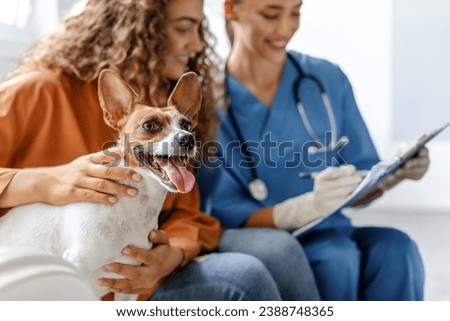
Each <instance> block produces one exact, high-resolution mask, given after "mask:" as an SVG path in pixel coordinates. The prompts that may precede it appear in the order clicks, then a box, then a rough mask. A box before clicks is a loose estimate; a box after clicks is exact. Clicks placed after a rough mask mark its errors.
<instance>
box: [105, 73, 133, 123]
mask: <svg viewBox="0 0 450 321" xmlns="http://www.w3.org/2000/svg"><path fill="white" fill-rule="evenodd" d="M98 98H99V101H100V106H101V107H102V109H103V117H104V119H105V122H106V123H107V124H108V125H109V126H110V127H111V128H113V129H115V130H120V129H122V127H123V125H124V124H125V123H126V121H127V118H128V116H129V115H130V114H131V112H132V109H133V106H134V105H135V104H136V103H138V102H139V96H138V95H137V94H136V92H135V91H134V90H133V89H132V88H131V87H130V86H129V85H128V84H127V83H126V82H125V81H123V80H122V78H120V77H119V75H117V74H116V73H115V72H114V71H112V70H110V69H104V70H102V71H101V73H100V76H99V77H98Z"/></svg>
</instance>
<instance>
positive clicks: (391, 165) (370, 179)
mask: <svg viewBox="0 0 450 321" xmlns="http://www.w3.org/2000/svg"><path fill="white" fill-rule="evenodd" d="M449 126H450V122H448V123H446V124H443V125H442V126H440V127H438V128H436V129H435V130H433V131H431V132H429V133H426V134H424V135H422V136H421V137H420V138H419V139H418V140H417V142H416V143H415V144H414V145H413V146H412V147H411V148H409V149H408V150H407V151H405V152H404V153H402V154H401V155H400V156H398V157H396V158H394V160H392V161H390V162H383V161H380V162H379V163H377V164H375V165H374V166H373V167H372V168H371V170H370V171H369V173H368V174H367V175H366V177H365V178H364V179H363V181H362V182H361V183H360V184H359V185H358V187H357V188H356V189H355V190H354V191H353V192H352V193H351V194H350V195H349V196H348V197H347V198H346V199H345V200H344V202H343V203H342V204H341V205H339V206H338V207H337V208H336V210H335V211H333V213H335V212H336V211H339V210H341V209H343V208H345V207H349V206H353V205H354V204H357V202H358V201H359V200H361V199H362V198H364V197H365V196H367V194H368V193H370V192H372V191H373V190H374V188H376V186H377V185H378V183H380V182H381V181H382V180H383V179H384V178H385V177H386V176H388V175H389V174H391V173H393V172H394V171H395V170H397V169H398V168H400V167H401V166H403V165H404V164H405V163H406V162H407V161H408V160H409V159H411V158H413V157H414V156H416V155H417V154H418V153H419V152H420V151H421V150H422V149H423V148H424V147H425V145H426V144H427V143H428V142H429V141H430V140H432V139H433V138H435V137H436V136H437V135H439V134H440V133H442V132H443V131H444V129H446V128H447V127H449ZM331 214H332V213H331ZM331 214H330V215H331ZM325 218H326V217H323V218H320V219H317V220H315V221H313V222H311V223H309V224H307V225H305V226H303V227H302V228H299V229H297V230H295V231H293V232H292V233H293V234H294V235H295V236H298V235H300V234H302V233H304V232H305V231H307V230H309V229H310V228H312V227H313V226H315V225H317V224H319V223H320V222H321V221H323V220H324V219H325Z"/></svg>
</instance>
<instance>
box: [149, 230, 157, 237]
mask: <svg viewBox="0 0 450 321" xmlns="http://www.w3.org/2000/svg"><path fill="white" fill-rule="evenodd" d="M155 237H156V232H155V231H151V232H150V238H151V239H154V238H155Z"/></svg>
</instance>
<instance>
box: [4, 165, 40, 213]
mask: <svg viewBox="0 0 450 321" xmlns="http://www.w3.org/2000/svg"><path fill="white" fill-rule="evenodd" d="M38 176H40V175H39V174H37V173H36V170H35V169H19V170H18V171H17V172H16V173H15V175H14V176H13V178H12V179H11V181H10V182H9V184H8V186H7V187H6V188H5V189H4V191H3V193H2V194H1V197H0V208H11V207H16V206H19V205H25V204H30V203H35V202H42V201H43V197H42V195H43V194H45V193H43V192H42V191H41V190H40V188H39V182H40V178H38ZM44 185H45V184H44Z"/></svg>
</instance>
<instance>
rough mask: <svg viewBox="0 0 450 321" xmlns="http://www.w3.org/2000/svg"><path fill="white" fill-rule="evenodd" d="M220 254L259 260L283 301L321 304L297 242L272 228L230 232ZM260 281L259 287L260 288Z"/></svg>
mask: <svg viewBox="0 0 450 321" xmlns="http://www.w3.org/2000/svg"><path fill="white" fill-rule="evenodd" d="M218 251H219V252H240V253H245V254H249V255H251V256H254V257H256V258H258V259H259V260H260V261H261V262H262V263H263V264H264V265H265V266H266V267H267V269H268V270H269V272H270V275H271V276H272V278H273V280H274V281H275V283H276V286H277V288H278V291H279V293H280V295H281V299H282V300H287V301H308V300H309V301H311V300H312V301H317V300H320V297H319V292H318V290H317V287H316V283H315V280H314V275H313V272H312V270H311V267H310V265H309V262H308V259H307V257H306V255H305V253H304V252H303V249H302V246H301V245H300V243H299V242H298V240H297V239H296V238H295V237H293V236H292V235H291V234H290V233H288V232H286V231H283V230H277V229H270V228H241V229H228V230H225V232H224V233H223V235H222V238H221V241H220V244H219V249H218ZM259 282H260V281H259V280H258V281H257V283H255V284H258V285H259Z"/></svg>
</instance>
